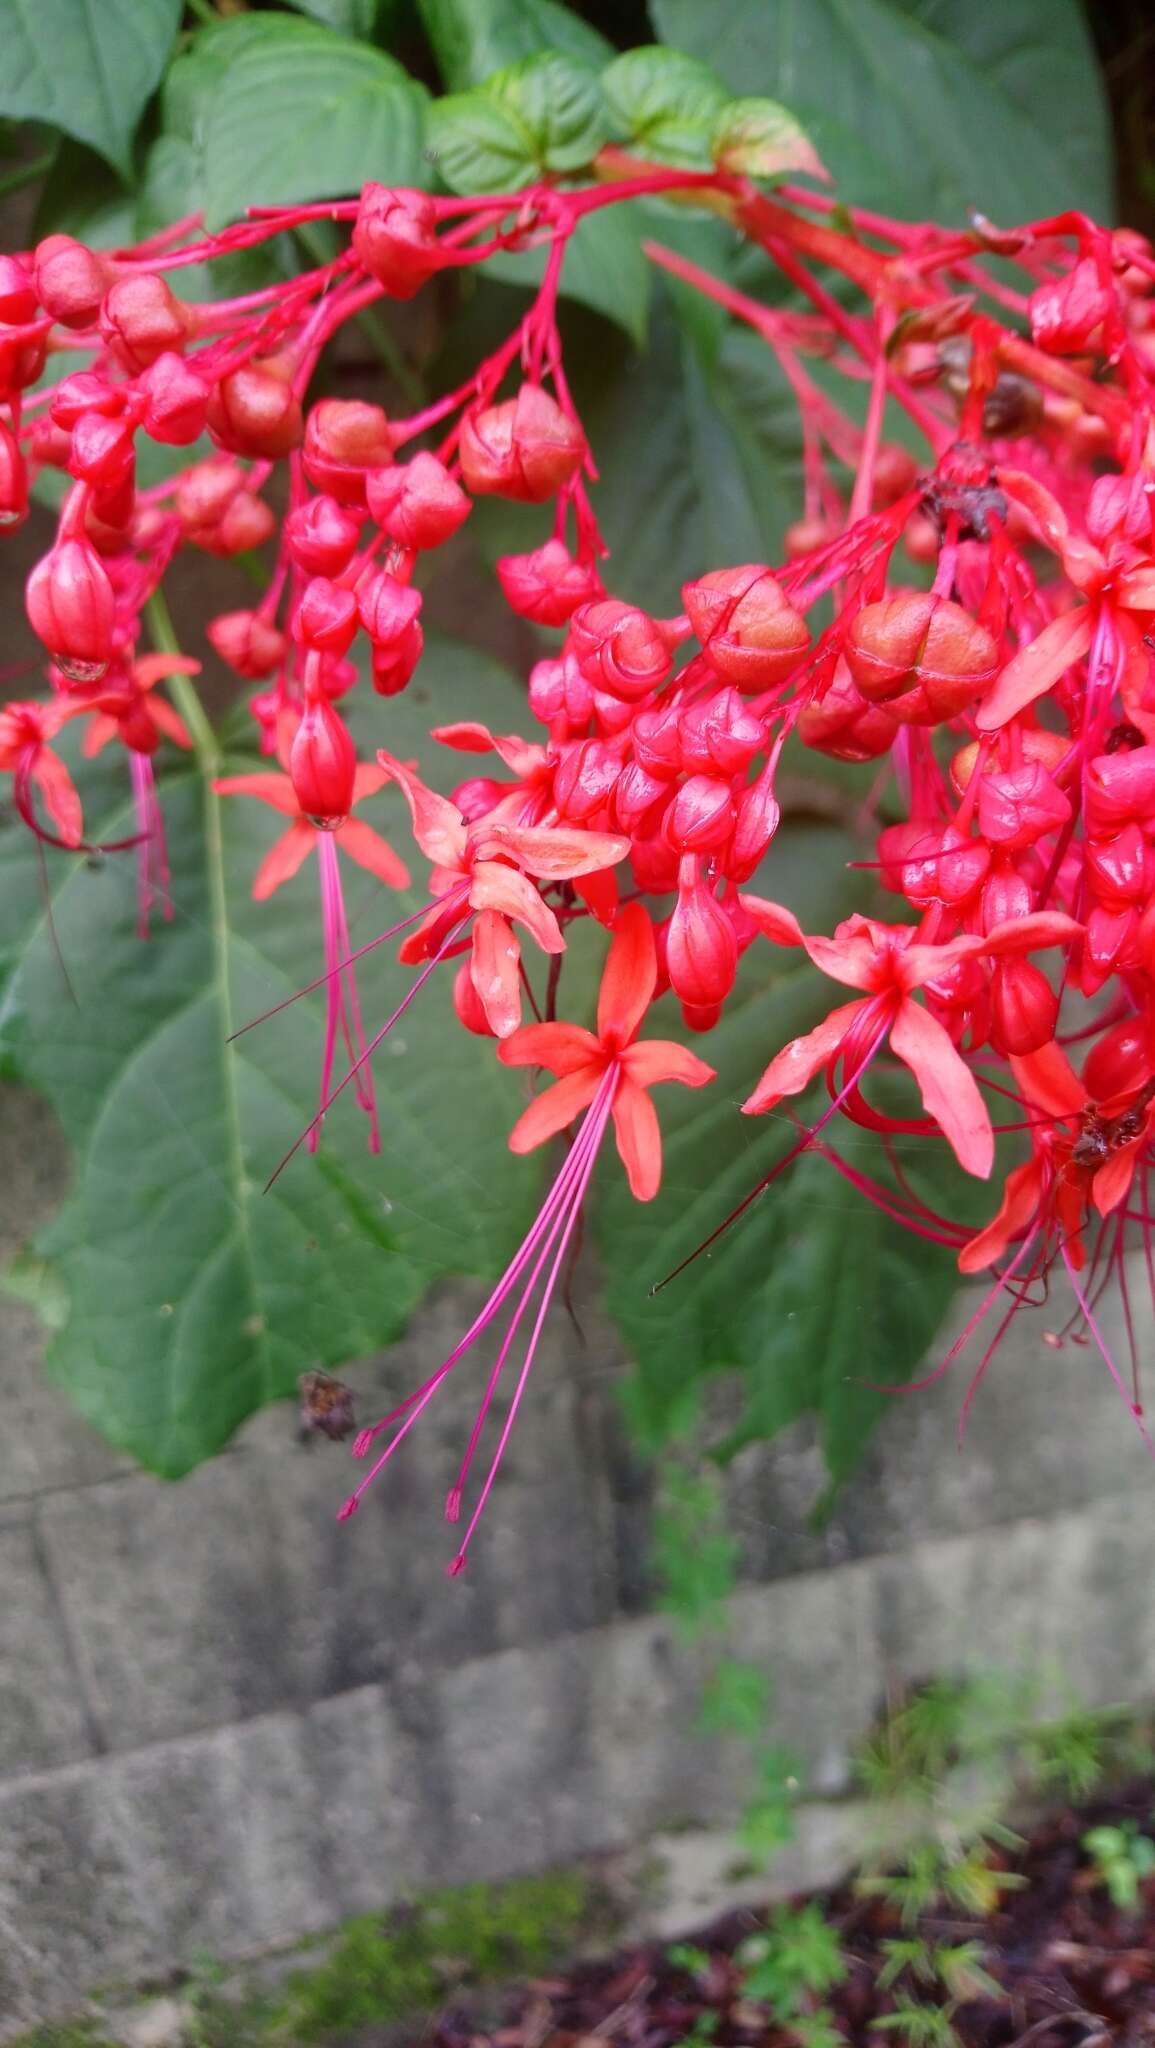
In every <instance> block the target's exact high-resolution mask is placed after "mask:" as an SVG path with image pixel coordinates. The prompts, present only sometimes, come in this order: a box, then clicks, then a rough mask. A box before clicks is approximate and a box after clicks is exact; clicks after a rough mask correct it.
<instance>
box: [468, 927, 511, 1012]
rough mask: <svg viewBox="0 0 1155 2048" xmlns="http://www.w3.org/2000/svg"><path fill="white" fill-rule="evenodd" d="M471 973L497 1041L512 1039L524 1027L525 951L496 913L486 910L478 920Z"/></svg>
mask: <svg viewBox="0 0 1155 2048" xmlns="http://www.w3.org/2000/svg"><path fill="white" fill-rule="evenodd" d="M470 973H471V974H472V976H473V986H474V988H475V990H476V991H477V1000H478V1002H479V1003H480V1004H481V1007H482V1009H483V1010H484V1011H485V1020H486V1023H487V1024H488V1025H489V1028H490V1030H491V1031H492V1033H493V1035H494V1037H495V1038H508V1037H509V1036H510V1034H511V1032H514V1031H516V1030H517V1027H518V1025H519V1024H520V1023H521V947H520V946H519V945H518V943H517V939H516V937H515V936H514V931H513V927H512V925H511V924H510V923H509V921H508V919H507V918H504V917H502V916H501V915H500V914H499V913H498V912H497V911H496V910H483V911H482V912H481V914H480V916H479V917H477V918H475V919H474V924H473V959H472V963H471V966H470Z"/></svg>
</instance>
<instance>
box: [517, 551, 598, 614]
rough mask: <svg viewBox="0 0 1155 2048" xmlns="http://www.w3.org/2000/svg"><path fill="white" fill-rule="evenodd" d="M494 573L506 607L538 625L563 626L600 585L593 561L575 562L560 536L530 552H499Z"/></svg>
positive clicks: (593, 595) (592, 596)
mask: <svg viewBox="0 0 1155 2048" xmlns="http://www.w3.org/2000/svg"><path fill="white" fill-rule="evenodd" d="M497 575H498V580H499V582H500V584H501V587H502V590H503V591H504V593H505V601H506V603H507V604H508V606H509V607H510V610H511V611H515V612H517V614H518V615H519V617H520V618H523V619H532V620H533V622H534V624H535V625H538V626H564V625H565V622H566V620H567V619H568V618H570V617H572V615H573V613H574V612H575V611H576V610H577V608H578V606H579V605H580V604H588V603H589V602H590V601H591V599H593V598H596V597H597V595H598V593H599V592H600V590H601V587H602V585H601V577H600V576H599V575H598V572H597V570H596V568H595V567H594V565H593V563H592V562H575V561H574V558H573V556H572V555H571V554H570V551H569V549H568V548H567V547H566V546H565V543H564V542H563V541H560V540H547V541H546V542H545V544H544V545H543V546H542V547H540V548H535V549H534V550H533V552H532V554H528V555H500V556H499V557H498V563H497Z"/></svg>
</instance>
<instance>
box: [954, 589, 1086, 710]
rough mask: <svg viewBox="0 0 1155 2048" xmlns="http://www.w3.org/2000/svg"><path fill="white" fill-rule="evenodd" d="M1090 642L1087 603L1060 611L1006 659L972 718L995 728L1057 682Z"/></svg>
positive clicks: (1084, 651)
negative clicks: (1027, 642)
mask: <svg viewBox="0 0 1155 2048" xmlns="http://www.w3.org/2000/svg"><path fill="white" fill-rule="evenodd" d="M1090 645H1091V613H1090V609H1089V607H1088V606H1087V605H1080V606H1079V607H1078V609H1077V610H1076V611H1073V612H1061V613H1060V614H1059V617H1058V618H1057V619H1052V620H1051V623H1050V625H1049V626H1044V627H1043V630H1042V632H1041V633H1040V634H1039V635H1038V637H1037V638H1036V639H1034V640H1032V641H1031V643H1030V645H1029V646H1028V647H1022V648H1020V650H1019V652H1018V653H1017V654H1016V655H1015V656H1014V659H1013V660H1011V661H1009V662H1008V663H1007V665H1006V667H1005V669H1004V670H1003V672H1002V674H1001V675H1000V676H999V678H998V680H997V681H996V683H995V686H994V689H993V690H992V691H991V692H990V695H989V696H988V697H987V699H986V701H985V702H984V703H982V704H980V705H979V708H978V713H977V716H976V719H975V723H976V725H977V726H978V729H979V731H980V732H998V730H999V728H1000V726H1004V725H1006V724H1007V723H1008V721H1009V720H1010V719H1012V718H1015V717H1017V715H1018V713H1019V712H1020V711H1023V710H1025V709H1026V707H1027V705H1028V704H1033V703H1034V701H1035V699H1036V697H1041V696H1043V695H1044V694H1045V692H1046V691H1047V690H1049V689H1050V688H1051V687H1052V685H1053V684H1055V683H1057V682H1058V680H1059V677H1060V676H1061V675H1062V674H1063V672H1064V670H1065V669H1068V668H1069V667H1070V666H1071V663H1072V662H1073V661H1078V660H1080V659H1081V657H1082V656H1083V655H1084V654H1086V652H1087V649H1088V648H1089V646H1090Z"/></svg>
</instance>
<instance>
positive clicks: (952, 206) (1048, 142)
mask: <svg viewBox="0 0 1155 2048" xmlns="http://www.w3.org/2000/svg"><path fill="white" fill-rule="evenodd" d="M651 14H652V17H653V19H654V21H655V23H656V26H657V29H658V32H659V34H660V36H661V37H662V39H663V41H665V42H669V43H673V44H675V45H677V46H678V47H679V48H682V49H685V50H689V51H692V52H693V53H694V54H695V55H696V56H699V57H701V58H703V59H705V60H706V61H707V62H708V63H709V64H711V65H713V66H715V67H716V69H717V70H718V71H719V72H720V74H721V76H722V77H723V78H724V79H725V80H726V81H727V83H728V84H729V85H730V87H731V89H732V90H733V91H734V92H739V93H745V92H749V91H751V90H753V91H757V92H763V93H769V94H772V95H774V96H775V97H777V98H779V99H781V100H783V101H784V102H785V104H786V105H787V106H788V107H789V108H790V109H791V111H792V112H793V113H794V114H795V115H796V116H797V117H798V119H799V120H800V121H801V122H802V124H803V126H804V128H805V129H806V132H807V133H808V134H809V135H810V137H811V138H812V140H813V142H814V144H815V147H816V148H817V150H818V152H819V154H820V156H821V157H822V160H823V162H824V163H825V164H826V165H827V166H828V167H829V169H830V171H831V172H832V173H833V175H834V177H835V178H836V179H837V181H838V184H839V186H840V188H841V191H842V194H843V196H844V197H845V198H846V199H847V200H848V201H851V202H853V203H854V204H855V205H859V206H873V207H878V208H881V209H883V210H885V211H888V212H890V213H896V214H898V215H900V216H901V217H902V218H904V219H910V218H913V217H926V216H929V217H931V218H937V219H943V220H953V221H961V220H964V219H965V218H966V215H967V212H968V210H969V209H970V208H972V207H979V208H981V209H982V211H984V212H985V213H987V214H989V215H990V216H991V217H992V218H993V219H995V220H1005V221H1016V220H1023V219H1029V218H1030V217H1031V216H1032V215H1036V214H1040V213H1046V214H1050V213H1053V212H1055V211H1056V210H1057V209H1059V208H1061V207H1064V206H1080V207H1084V208H1086V209H1087V210H1088V211H1089V212H1091V213H1098V214H1100V215H1102V216H1106V217H1109V216H1110V213H1111V208H1112V180H1111V143H1110V129H1109V123H1108V118H1107V108H1106V100H1105V96H1104V93H1103V88H1102V84H1101V82H1100V78H1099V73H1098V67H1097V63H1096V59H1095V54H1094V50H1093V47H1092V44H1091V39H1090V36H1089V34H1088V31H1087V25H1086V21H1085V18H1084V11H1083V9H1082V8H1081V7H1080V5H1079V4H1078V0H1003V4H1002V5H1000V6H998V7H982V6H976V5H975V4H974V0H807V4H806V5H804V6H799V5H797V4H795V0H731V4H730V5H729V6H727V7H725V8H719V7H703V6H702V5H701V4H700V0H653V4H652V7H651Z"/></svg>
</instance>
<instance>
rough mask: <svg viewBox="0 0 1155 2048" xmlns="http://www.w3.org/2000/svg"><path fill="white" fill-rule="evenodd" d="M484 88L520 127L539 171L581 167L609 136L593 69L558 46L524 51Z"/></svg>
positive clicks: (589, 160) (602, 103) (607, 123)
mask: <svg viewBox="0 0 1155 2048" xmlns="http://www.w3.org/2000/svg"><path fill="white" fill-rule="evenodd" d="M484 89H485V91H486V92H487V93H488V95H489V97H490V98H491V99H493V100H495V101H496V102H497V105H498V106H499V107H502V108H503V109H504V111H505V112H506V113H507V114H508V115H509V116H510V118H511V120H513V121H515V122H516V123H517V125H518V127H519V128H521V129H523V130H524V132H525V134H526V136H527V137H528V139H529V144H530V148H531V150H532V152H533V157H534V161H535V162H536V164H537V165H538V166H539V168H540V169H541V170H542V171H578V170H582V169H584V167H585V166H586V165H587V164H590V163H592V162H593V159H594V157H595V156H596V155H597V153H598V151H599V149H600V148H601V146H602V144H603V143H604V142H606V141H607V140H608V138H609V119H608V113H607V109H606V103H605V100H604V99H603V97H602V89H601V85H600V83H599V80H598V77H597V74H596V72H594V71H591V70H590V68H589V66H588V65H586V64H583V63H581V62H579V60H578V59H577V58H575V57H567V56H563V55H562V53H561V52H560V51H557V50H544V51H541V52H540V53H539V54H538V55H537V56H536V57H524V58H522V60H521V62H520V63H518V64H510V65H508V66H507V67H506V68H505V70H503V71H497V72H495V73H494V75H493V77H492V78H488V79H487V80H486V82H485V88H484Z"/></svg>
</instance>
